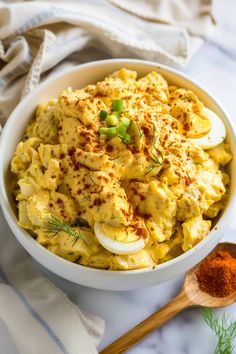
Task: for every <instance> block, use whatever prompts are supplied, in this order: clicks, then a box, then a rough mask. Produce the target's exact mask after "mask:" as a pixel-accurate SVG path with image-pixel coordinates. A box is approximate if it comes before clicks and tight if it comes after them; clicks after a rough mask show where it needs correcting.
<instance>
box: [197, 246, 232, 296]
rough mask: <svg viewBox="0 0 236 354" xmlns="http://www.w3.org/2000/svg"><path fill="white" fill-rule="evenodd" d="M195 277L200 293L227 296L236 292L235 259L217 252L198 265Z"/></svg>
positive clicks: (223, 252)
mask: <svg viewBox="0 0 236 354" xmlns="http://www.w3.org/2000/svg"><path fill="white" fill-rule="evenodd" d="M196 276H197V280H198V283H199V287H200V289H201V290H202V291H204V292H206V293H208V294H210V295H212V296H216V297H225V296H228V295H230V294H231V293H233V292H234V291H235V290H236V259H235V258H233V257H232V256H231V255H230V254H229V253H228V252H227V251H218V252H216V253H215V254H214V255H212V256H210V257H208V258H207V259H206V260H205V261H203V262H202V263H201V264H200V266H199V268H198V270H197V274H196Z"/></svg>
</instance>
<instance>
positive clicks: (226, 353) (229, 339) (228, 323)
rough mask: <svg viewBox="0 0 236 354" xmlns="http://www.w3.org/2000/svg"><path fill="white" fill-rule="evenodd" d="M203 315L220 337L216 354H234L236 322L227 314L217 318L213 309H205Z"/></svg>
mask: <svg viewBox="0 0 236 354" xmlns="http://www.w3.org/2000/svg"><path fill="white" fill-rule="evenodd" d="M202 315H203V318H204V320H205V321H206V323H207V324H208V326H209V327H210V328H211V329H212V330H213V331H214V332H215V335H216V336H217V337H218V343H217V346H216V348H215V351H214V354H232V353H233V351H234V343H233V340H234V338H235V337H236V321H234V320H232V319H231V318H230V317H228V316H227V315H226V314H224V315H223V316H222V318H217V317H216V316H215V314H214V312H213V310H212V309H211V308H207V307H205V308H203V309H202Z"/></svg>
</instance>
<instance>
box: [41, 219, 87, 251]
mask: <svg viewBox="0 0 236 354" xmlns="http://www.w3.org/2000/svg"><path fill="white" fill-rule="evenodd" d="M79 226H80V225H79V224H78V222H75V223H69V222H65V223H64V222H62V221H61V220H59V219H58V218H56V217H55V216H51V217H50V218H47V219H46V220H45V227H44V231H45V232H47V233H48V234H49V238H50V239H52V238H53V237H55V236H56V235H57V234H58V233H59V232H61V231H63V232H65V233H66V234H67V235H68V238H69V237H72V245H73V246H74V244H75V243H76V242H77V241H78V240H79V239H81V240H83V241H84V243H85V244H86V245H87V242H86V241H85V240H84V238H83V235H82V233H81V231H80V230H74V229H73V227H79Z"/></svg>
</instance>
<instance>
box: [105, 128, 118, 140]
mask: <svg viewBox="0 0 236 354" xmlns="http://www.w3.org/2000/svg"><path fill="white" fill-rule="evenodd" d="M116 134H117V132H116V128H114V127H112V128H108V131H107V137H108V139H109V140H110V139H112V138H114V137H115V136H116Z"/></svg>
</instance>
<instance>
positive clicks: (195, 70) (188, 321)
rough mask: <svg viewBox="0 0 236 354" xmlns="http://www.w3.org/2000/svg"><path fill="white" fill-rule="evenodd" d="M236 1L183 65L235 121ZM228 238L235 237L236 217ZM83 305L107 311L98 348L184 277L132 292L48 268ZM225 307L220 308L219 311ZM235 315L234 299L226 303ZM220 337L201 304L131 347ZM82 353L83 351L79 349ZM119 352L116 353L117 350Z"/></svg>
mask: <svg viewBox="0 0 236 354" xmlns="http://www.w3.org/2000/svg"><path fill="white" fill-rule="evenodd" d="M235 13H236V3H235V0H225V1H221V0H217V1H216V3H215V16H216V19H217V20H218V28H217V30H216V32H215V35H214V37H213V38H211V39H210V40H209V41H207V42H206V43H205V44H204V45H203V46H202V48H201V49H200V50H199V51H198V52H197V53H196V55H195V57H194V58H193V59H192V61H191V62H190V63H189V66H188V68H187V69H184V70H183V71H184V72H186V73H187V74H189V75H191V76H192V77H193V78H194V79H196V80H197V81H198V82H199V83H200V84H203V85H204V86H205V87H206V89H208V90H209V91H210V92H212V93H213V94H214V95H215V96H216V98H217V99H219V101H220V102H221V103H222V104H223V105H224V107H225V108H226V110H227V111H228V112H229V114H230V115H231V116H232V118H233V119H234V115H235V122H236V109H235V100H236V96H235V94H236V44H235V36H236V21H235V17H234V15H235ZM230 229H231V231H229V232H228V234H227V235H225V239H227V240H228V239H231V240H232V239H234V238H235V239H236V220H235V222H234V224H232V225H231V228H230ZM43 272H44V273H45V274H46V275H47V276H48V277H49V278H50V279H51V280H52V281H53V282H54V283H56V284H57V285H58V286H59V287H60V288H61V289H62V290H63V291H65V293H67V294H68V296H69V298H70V299H71V300H72V301H74V302H75V303H76V304H78V305H79V306H80V308H81V309H83V310H86V311H89V312H92V313H94V314H97V315H99V316H101V317H103V318H104V319H105V321H106V331H105V334H104V336H103V338H102V339H101V342H100V346H99V349H101V348H103V347H105V346H106V345H107V344H109V343H110V342H112V341H113V340H115V339H116V338H117V337H118V336H120V335H121V334H123V333H124V332H126V331H127V330H128V329H130V328H131V327H133V326H134V325H136V324H137V323H138V322H139V321H141V320H143V319H144V318H146V317H147V316H148V315H150V314H151V313H152V312H154V311H155V310H157V309H158V308H159V307H160V306H162V305H164V304H165V303H167V302H168V301H169V299H171V298H172V297H173V296H174V295H175V294H177V292H178V290H179V289H180V286H181V282H182V278H179V279H176V280H175V281H171V282H168V283H166V284H163V285H160V286H156V287H152V288H147V289H143V290H138V291H130V292H111V291H101V290H95V289H90V288H85V287H82V286H79V285H75V284H72V283H70V282H68V281H66V280H64V279H61V278H59V277H58V276H55V275H53V274H52V273H49V272H47V271H45V270H43ZM222 311H223V310H219V311H218V312H219V313H221V312H222ZM226 311H227V312H229V313H230V314H231V315H232V317H234V318H235V319H236V305H232V306H230V307H228V308H227V309H226ZM215 344H216V339H215V337H214V334H213V333H212V332H211V330H210V329H209V328H208V327H207V326H206V325H205V323H204V322H203V320H202V318H201V314H200V311H199V310H198V309H194V310H188V311H186V312H184V313H183V314H180V315H178V316H177V317H176V318H175V319H173V320H171V321H170V322H169V323H167V324H166V325H165V326H163V327H162V328H161V329H159V330H158V331H155V332H154V333H152V334H151V335H150V336H149V337H148V338H146V339H145V340H143V341H142V342H141V343H139V344H138V345H137V346H136V347H134V348H133V349H131V350H130V351H129V352H128V353H129V354H154V353H155V354H166V353H168V354H199V353H201V354H210V353H213V349H214V346H215ZM0 352H1V354H16V350H15V348H14V345H13V343H12V341H11V339H10V338H9V336H8V334H7V331H6V328H5V327H4V324H3V323H0ZM78 354H82V353H78ZM114 354H115V353H114Z"/></svg>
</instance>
